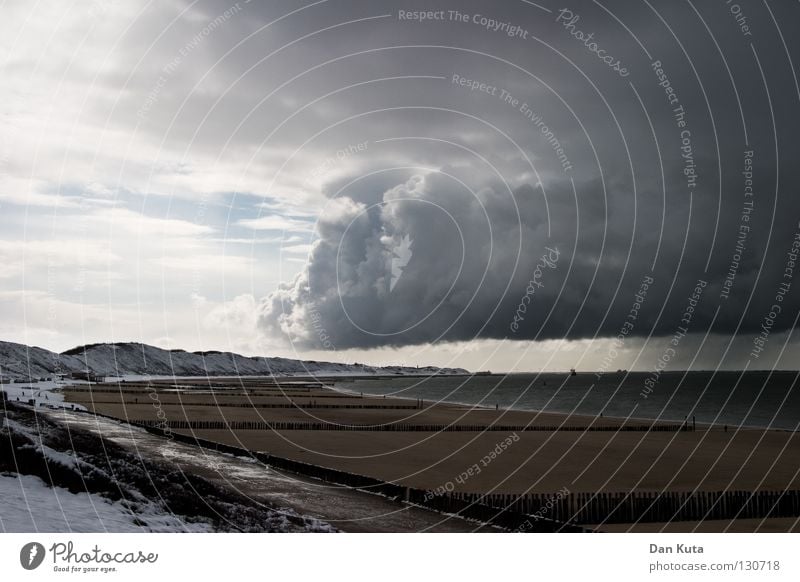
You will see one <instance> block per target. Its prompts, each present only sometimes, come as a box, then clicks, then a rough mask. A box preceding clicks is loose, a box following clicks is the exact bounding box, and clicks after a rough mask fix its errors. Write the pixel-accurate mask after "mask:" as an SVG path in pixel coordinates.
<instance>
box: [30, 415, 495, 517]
mask: <svg viewBox="0 0 800 582" xmlns="http://www.w3.org/2000/svg"><path fill="white" fill-rule="evenodd" d="M39 413H40V414H45V415H46V416H47V417H48V418H50V419H51V420H53V421H54V422H59V423H62V424H64V425H66V426H68V427H70V428H76V429H81V430H85V431H89V432H91V433H93V434H95V435H98V436H100V437H102V438H104V439H107V440H109V441H111V442H114V443H116V444H117V445H119V446H122V447H124V448H125V449H127V450H129V451H131V452H133V453H135V454H137V455H140V456H142V457H144V458H147V459H148V460H152V461H155V462H166V463H169V464H172V465H174V466H176V468H178V469H179V470H180V471H182V472H185V473H190V474H194V475H199V476H202V477H204V478H206V479H208V480H210V481H212V482H214V483H215V484H217V485H221V486H223V487H226V488H230V489H234V490H236V491H237V492H238V493H240V494H241V495H244V496H246V497H248V498H249V499H252V500H253V502H254V503H264V504H267V505H269V506H272V507H277V508H280V507H290V508H292V509H294V510H295V511H297V512H298V513H300V514H304V515H310V516H313V517H316V518H318V519H321V520H323V521H325V522H327V523H329V524H331V525H332V526H333V527H335V528H337V529H339V530H342V531H345V532H423V531H427V532H471V531H484V530H486V531H492V530H491V529H487V528H484V527H482V526H480V525H479V524H476V523H472V522H468V521H466V520H463V519H460V518H456V517H450V516H446V515H442V514H439V513H435V512H432V511H427V510H424V509H420V508H417V507H410V506H407V505H403V504H400V503H397V502H393V501H391V500H389V499H386V498H384V497H381V496H378V495H371V494H368V493H363V492H360V491H355V490H352V489H348V488H344V487H339V486H335V485H330V484H326V483H323V482H321V481H316V480H312V479H306V478H303V477H299V476H296V475H291V474H284V473H280V472H278V471H275V470H273V469H271V468H269V467H266V466H264V465H263V464H261V463H259V462H256V461H254V460H252V459H245V458H242V457H234V456H231V455H226V454H222V453H217V452H215V451H209V450H206V449H201V448H199V447H195V446H191V445H186V444H182V443H177V442H174V441H170V440H168V439H165V438H162V437H158V436H156V435H152V434H150V433H148V432H146V431H144V430H142V429H138V428H135V427H131V426H130V425H127V424H124V423H121V422H115V421H113V420H110V419H106V418H100V417H94V416H91V415H89V414H82V413H77V412H72V411H67V410H58V411H41V410H40V411H39Z"/></svg>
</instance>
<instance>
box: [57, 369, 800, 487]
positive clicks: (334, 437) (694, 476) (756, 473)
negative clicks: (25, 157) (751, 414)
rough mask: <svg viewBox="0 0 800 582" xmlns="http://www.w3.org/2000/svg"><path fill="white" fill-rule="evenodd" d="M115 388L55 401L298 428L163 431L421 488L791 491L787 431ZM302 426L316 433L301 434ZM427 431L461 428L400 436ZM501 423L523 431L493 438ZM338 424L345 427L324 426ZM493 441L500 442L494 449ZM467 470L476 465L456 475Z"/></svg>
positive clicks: (262, 393)
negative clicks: (677, 427)
mask: <svg viewBox="0 0 800 582" xmlns="http://www.w3.org/2000/svg"><path fill="white" fill-rule="evenodd" d="M123 390H124V392H120V389H119V387H117V386H116V385H109V386H95V387H94V389H93V390H88V389H86V388H81V389H76V390H67V391H65V396H66V398H67V399H68V400H69V401H71V402H76V403H80V404H82V405H84V406H86V407H87V408H89V409H90V410H93V411H96V412H98V413H101V414H105V415H109V416H113V417H116V418H121V419H124V420H130V421H154V420H157V419H158V418H161V419H166V420H167V421H170V422H175V421H185V422H197V421H218V422H249V421H253V422H266V423H270V424H273V423H279V422H293V423H299V424H298V426H299V427H301V428H299V429H292V430H280V429H278V430H269V429H267V430H229V429H224V428H221V429H193V428H173V429H172V430H173V431H174V432H177V433H183V434H195V435H197V436H198V437H200V438H204V439H208V440H212V441H215V442H220V443H225V444H230V445H235V446H239V447H242V448H246V449H249V450H253V451H261V452H269V453H271V454H274V455H279V456H282V457H286V458H289V459H294V460H299V461H304V462H307V463H313V464H316V465H321V466H324V467H331V468H335V469H340V470H345V471H349V472H352V473H357V474H362V475H369V476H372V477H376V478H379V479H382V480H385V481H389V482H394V483H398V484H403V485H406V486H410V487H417V488H422V489H430V490H435V489H437V488H440V487H444V486H447V487H448V489H450V488H451V487H452V490H454V491H465V492H495V493H515V494H522V493H530V492H538V493H551V492H555V491H558V490H561V489H562V488H565V487H566V488H567V489H568V490H569V491H570V492H598V491H609V492H620V491H654V492H659V491H692V490H703V491H725V490H744V491H760V490H784V489H797V488H800V435H797V434H796V433H792V432H788V431H775V430H761V429H742V430H739V431H734V430H732V429H728V430H725V429H724V428H723V427H708V426H699V425H698V426H697V427H696V430H693V431H683V430H658V431H657V430H654V429H656V428H658V427H659V426H660V427H666V426H667V425H670V426H674V425H673V424H672V423H653V422H651V421H647V420H640V419H629V420H621V419H610V418H599V417H586V416H577V415H571V416H566V415H560V414H554V413H548V414H541V413H535V412H527V411H512V410H489V409H471V408H470V407H467V406H459V405H454V404H432V403H429V402H428V403H425V402H421V403H418V402H416V401H414V400H407V399H398V398H382V397H380V398H375V397H367V396H365V397H361V396H360V395H357V394H350V395H346V394H340V393H337V392H335V391H332V390H329V389H325V388H321V387H318V386H309V387H304V388H302V389H300V388H299V387H295V388H288V387H287V388H285V389H278V388H275V387H265V386H262V387H256V386H250V387H248V388H247V389H238V390H225V391H222V390H219V391H215V392H208V391H206V392H199V393H196V392H192V391H191V389H184V390H176V389H175V388H174V387H172V386H171V384H170V383H169V382H161V383H155V384H154V385H152V386H150V387H146V386H144V385H123ZM306 424H307V425H308V426H309V427H312V426H313V427H316V428H317V429H315V430H303V429H302V427H304V426H306ZM320 425H322V426H323V427H325V429H323V430H319V429H318V428H319V427H320ZM427 425H435V426H437V427H461V428H463V429H464V430H463V431H460V430H459V431H453V430H451V429H448V430H447V431H442V430H430V431H427V430H408V431H405V430H402V429H404V428H407V427H418V426H427ZM387 426H390V427H391V428H392V430H386V427H387ZM509 426H513V427H517V428H519V427H520V426H521V427H526V428H528V430H517V429H514V430H503V428H504V427H509ZM341 428H349V429H350V430H333V429H341ZM489 428H491V430H489ZM554 428H560V429H562V430H553V429H554ZM615 428H624V429H630V430H621V431H617V430H613V429H615ZM587 429H588V430H587ZM503 442H507V443H509V444H507V446H504V447H500V443H503ZM498 447H500V448H498ZM471 467H472V468H475V467H477V468H476V469H475V470H473V471H472V473H471V474H470V475H468V477H467V478H461V479H459V477H460V476H462V474H464V472H465V471H468V470H469V469H470V468H471Z"/></svg>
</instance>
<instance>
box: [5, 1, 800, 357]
mask: <svg viewBox="0 0 800 582" xmlns="http://www.w3.org/2000/svg"><path fill="white" fill-rule="evenodd" d="M0 10H1V11H2V18H0V67H2V71H0V78H2V84H0V111H2V127H3V131H2V133H0V238H1V239H2V242H0V260H2V269H1V270H0V339H4V340H9V341H17V342H21V343H26V344H35V345H39V346H42V347H46V348H50V349H54V350H59V351H60V350H65V349H68V348H70V347H74V346H76V345H80V344H84V343H90V342H98V341H142V342H145V343H150V344H155V345H158V346H161V347H181V348H185V349H191V350H196V349H222V350H232V351H237V352H242V353H246V354H253V355H284V356H290V357H303V358H314V359H325V360H333V361H368V362H373V363H405V364H409V365H413V364H438V365H459V366H463V367H467V368H470V369H473V370H477V369H492V370H496V371H499V370H533V371H536V370H540V369H551V370H564V369H569V368H573V367H575V368H578V369H581V370H593V369H598V368H599V369H614V370H615V369H617V368H632V369H643V370H647V369H652V368H653V367H654V366H656V365H658V362H659V358H662V359H663V358H664V357H666V358H667V359H668V360H669V367H672V368H682V367H689V366H691V367H692V368H696V369H701V368H702V369H708V368H715V367H717V366H721V367H724V368H740V367H744V366H748V367H749V368H751V369H753V368H769V367H771V366H773V365H777V366H779V367H795V368H796V367H797V363H796V362H797V356H798V355H799V354H800V349H799V348H798V343H797V340H796V338H795V337H794V336H793V335H792V332H793V329H794V326H795V324H796V322H797V316H798V308H799V307H800V299H799V298H800V281H795V280H794V276H795V273H794V271H792V267H793V263H792V260H793V257H794V255H793V254H792V248H793V247H792V243H793V241H795V239H796V237H797V236H800V224H798V223H799V222H800V195H798V192H800V178H798V169H797V161H798V160H800V151H798V150H799V148H798V143H797V135H798V132H800V115H798V112H799V110H800V90H799V89H798V81H797V74H796V73H795V68H794V67H795V65H797V64H800V39H798V37H797V35H796V34H794V29H796V24H797V23H798V22H799V21H800V5H798V3H796V2H785V3H770V4H767V3H766V2H755V1H747V0H742V1H740V2H739V3H738V4H736V3H733V2H729V3H726V2H725V1H723V0H720V1H715V2H691V1H681V2H653V1H651V2H648V1H644V0H643V1H642V2H640V3H631V2H577V1H576V2H570V3H569V4H566V5H565V4H556V3H553V2H551V1H549V0H543V1H541V2H537V3H532V2H526V1H523V0H507V1H505V2H488V1H483V2H463V1H459V2H455V1H454V2H436V3H430V2H418V3H416V4H409V3H407V2H380V3H376V2H367V1H362V2H357V1H353V2H350V1H339V0H328V1H326V0H321V1H319V2H309V3H307V4H303V3H299V2H289V1H270V2H258V1H257V0H253V1H251V2H246V1H244V0H242V1H240V2H238V3H231V2H221V1H220V2H213V1H197V2H188V1H182V0H169V1H160V2H128V1H125V2H122V1H110V2H101V1H99V0H97V1H94V2H75V3H63V2H58V1H55V0H53V1H43V2H38V3H31V2H23V1H19V0H18V1H13V0H12V1H11V2H6V3H4V4H3V5H2V8H0ZM420 10H428V11H430V12H429V13H428V14H424V15H420V14H419V12H418V11H420ZM421 16H425V19H424V20H423V19H421ZM798 241H799V242H798V244H800V239H798ZM797 274H800V271H798V273H797ZM634 306H635V307H634ZM776 307H777V309H776ZM617 337H620V338H624V339H620V340H615V339H614V338H617Z"/></svg>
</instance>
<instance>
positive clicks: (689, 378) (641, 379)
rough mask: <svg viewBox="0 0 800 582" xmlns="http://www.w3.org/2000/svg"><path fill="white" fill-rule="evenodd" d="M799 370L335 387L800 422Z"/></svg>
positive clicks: (561, 408)
mask: <svg viewBox="0 0 800 582" xmlns="http://www.w3.org/2000/svg"><path fill="white" fill-rule="evenodd" d="M799 378H800V373H798V372H788V371H775V372H766V371H765V372H759V371H751V372H744V373H743V372H728V371H725V372H716V373H714V372H702V371H698V372H662V373H661V374H660V375H658V376H656V375H654V374H652V373H647V372H630V373H629V372H617V373H606V374H602V375H599V376H598V375H597V374H595V373H577V374H575V375H573V374H508V375H500V374H491V375H488V374H487V375H474V376H430V377H424V378H423V377H408V376H407V377H397V378H385V377H382V378H358V379H352V378H351V379H348V380H347V381H337V382H335V383H334V388H336V389H338V390H344V391H347V392H354V393H363V394H365V395H367V394H371V395H386V396H394V397H399V398H411V399H424V400H425V401H426V403H431V402H450V403H458V404H466V405H472V406H480V407H486V408H495V407H498V408H500V409H514V410H535V411H542V412H559V413H564V414H581V415H590V416H599V415H600V414H602V415H603V416H610V417H620V418H641V419H650V420H669V421H684V420H688V421H689V422H696V423H698V424H716V425H727V426H729V427H730V428H736V427H759V428H771V429H783V430H791V431H796V430H798V429H800V386H799V385H798V379H799Z"/></svg>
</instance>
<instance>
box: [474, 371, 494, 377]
mask: <svg viewBox="0 0 800 582" xmlns="http://www.w3.org/2000/svg"><path fill="white" fill-rule="evenodd" d="M491 375H492V372H491V370H484V371H482V372H475V373H474V374H473V376H491Z"/></svg>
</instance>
